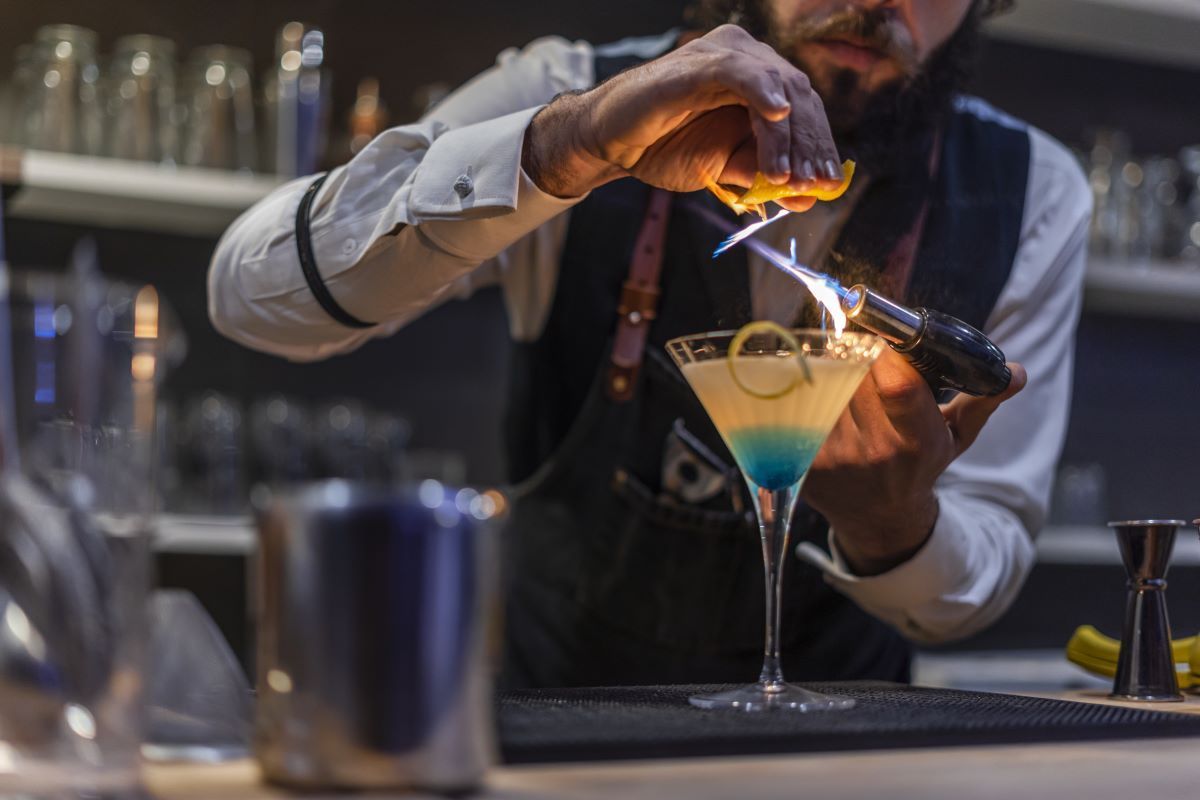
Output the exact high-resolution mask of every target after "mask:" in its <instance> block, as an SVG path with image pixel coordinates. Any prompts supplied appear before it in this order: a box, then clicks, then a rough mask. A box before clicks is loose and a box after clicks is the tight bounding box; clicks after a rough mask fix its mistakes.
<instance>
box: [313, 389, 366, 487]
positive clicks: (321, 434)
mask: <svg viewBox="0 0 1200 800" xmlns="http://www.w3.org/2000/svg"><path fill="white" fill-rule="evenodd" d="M313 427H314V430H315V437H314V439H315V441H314V444H315V452H314V456H315V460H316V462H317V463H316V471H317V474H318V476H320V477H324V478H346V479H349V480H360V481H361V480H368V479H370V478H371V477H372V476H371V474H370V469H369V466H370V452H369V450H368V437H369V433H368V422H367V411H366V409H365V408H364V407H363V405H362V403H360V402H358V401H357V400H351V399H348V398H343V399H338V400H332V401H329V402H328V403H325V404H324V405H322V406H321V407H320V408H319V409H318V410H317V413H316V419H315V420H314V426H313Z"/></svg>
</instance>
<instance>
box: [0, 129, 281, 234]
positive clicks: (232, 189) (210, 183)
mask: <svg viewBox="0 0 1200 800" xmlns="http://www.w3.org/2000/svg"><path fill="white" fill-rule="evenodd" d="M0 182H3V183H4V184H7V185H12V186H16V187H17V191H16V193H15V194H14V195H13V198H12V200H11V201H9V205H8V207H7V209H6V212H7V213H8V214H10V215H11V216H12V217H14V218H20V219H37V220H47V221H52V222H67V223H76V224H83V225H96V226H99V227H105V228H130V229H135V230H145V231H157V232H166V233H177V234H183V235H192V236H217V235H219V234H220V233H221V232H222V231H223V230H225V228H226V227H228V225H229V223H231V222H232V221H233V220H234V219H235V218H236V217H237V215H238V214H240V213H241V212H242V211H244V210H245V209H247V208H249V207H250V206H251V205H253V204H254V203H255V202H257V201H258V200H260V199H261V198H263V197H265V196H266V195H267V194H268V193H269V192H270V191H271V190H272V189H274V188H275V187H277V186H279V184H280V183H281V182H282V181H281V180H280V179H279V178H277V177H275V176H273V175H249V174H241V173H234V172H228V171H225V170H217V169H204V168H199V167H166V166H161V165H158V164H150V163H146V162H140V161H122V160H119V159H112V158H97V157H92V156H79V155H72V154H67V153H47V152H41V151H37V150H23V151H22V150H15V149H11V148H9V149H4V148H0Z"/></svg>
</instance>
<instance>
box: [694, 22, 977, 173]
mask: <svg viewBox="0 0 1200 800" xmlns="http://www.w3.org/2000/svg"><path fill="white" fill-rule="evenodd" d="M707 5H708V7H709V10H710V11H711V12H713V13H711V14H710V16H709V17H708V20H707V21H715V20H714V16H715V14H717V13H720V12H719V11H718V9H719V8H721V7H723V8H724V14H725V17H726V19H725V21H733V22H736V23H737V24H739V25H741V26H742V27H743V28H745V29H746V30H747V31H749V32H750V33H751V34H752V35H754V36H755V37H757V38H760V39H762V40H764V41H766V42H767V43H768V44H770V45H771V46H772V47H774V48H775V50H776V51H777V52H778V53H780V54H781V55H783V56H784V57H785V58H787V59H788V60H790V61H792V62H793V63H795V64H796V66H797V67H799V68H801V69H803V70H805V71H806V72H808V69H807V68H806V65H805V64H803V63H802V61H803V59H800V58H797V57H796V55H795V54H796V52H797V51H798V49H800V48H802V47H803V42H805V41H813V40H815V39H819V38H825V37H828V36H830V35H834V34H848V35H853V36H855V37H857V38H860V39H862V40H864V41H865V42H866V43H867V44H869V45H871V46H873V47H876V48H877V49H879V50H880V51H881V52H883V53H885V54H886V55H888V56H889V57H891V58H892V59H893V60H894V61H896V63H897V64H899V65H900V67H901V70H902V72H904V73H906V77H904V78H901V79H898V80H896V81H894V82H892V83H889V84H888V85H886V86H883V87H881V88H879V89H877V90H875V91H873V92H867V91H866V90H864V88H863V87H862V86H861V84H860V76H859V75H858V73H856V72H855V71H853V70H850V69H841V70H838V71H836V72H835V73H833V75H832V76H831V79H830V80H829V81H828V82H829V84H830V85H828V86H821V85H817V86H816V88H817V90H818V93H819V94H820V95H821V99H822V101H823V102H824V104H825V112H826V114H827V115H828V117H829V124H830V128H831V129H832V131H833V134H834V138H835V140H836V141H837V145H838V149H839V150H840V151H841V154H842V156H843V157H846V158H853V159H854V160H855V161H857V162H858V163H859V164H860V165H862V168H863V169H864V170H865V171H866V172H868V173H870V174H874V175H881V174H888V173H893V172H896V171H906V170H905V167H907V166H909V165H910V164H911V162H912V161H913V160H914V159H915V160H917V161H918V163H919V162H920V161H922V158H921V156H920V155H919V154H922V153H923V154H926V155H927V154H928V152H929V148H930V146H931V145H932V141H933V134H934V131H936V130H937V128H938V127H940V125H941V121H942V119H943V118H944V117H945V115H946V114H947V113H948V112H949V109H950V105H951V101H952V100H953V97H954V95H955V94H956V93H958V92H960V91H962V89H963V88H964V86H965V85H966V84H967V82H968V80H969V79H970V77H971V74H972V73H973V70H974V65H975V55H976V50H977V49H978V42H979V19H980V16H979V6H978V4H973V5H972V7H971V9H970V10H969V11H968V12H967V16H966V18H965V19H964V20H963V22H962V24H960V25H959V27H958V30H957V31H955V33H954V34H953V35H952V36H951V37H950V38H949V39H948V40H947V41H946V42H945V44H943V45H942V46H941V47H940V48H939V49H938V50H937V51H935V52H934V53H933V54H932V55H931V56H930V58H929V60H928V61H927V62H926V63H925V64H924V65H918V64H917V63H916V57H915V54H914V53H913V50H912V42H911V39H910V38H909V36H908V32H907V30H906V29H903V28H901V26H900V25H899V24H898V23H896V22H895V21H894V18H893V17H892V15H891V12H889V11H887V10H886V9H881V8H874V9H865V10H847V11H844V12H838V13H836V14H834V15H831V16H830V17H827V18H822V19H817V20H801V21H799V22H798V23H797V24H796V25H794V26H793V27H791V28H790V29H786V30H784V29H780V28H779V26H777V25H774V24H772V22H771V20H770V19H769V12H768V11H767V9H766V8H765V7H764V6H765V3H764V2H763V0H741V1H740V2H737V1H735V2H733V3H730V2H728V0H726V1H725V2H720V0H717V1H716V2H711V3H709V4H707ZM730 6H732V8H730ZM703 10H704V9H702V11H703ZM926 163H927V162H926Z"/></svg>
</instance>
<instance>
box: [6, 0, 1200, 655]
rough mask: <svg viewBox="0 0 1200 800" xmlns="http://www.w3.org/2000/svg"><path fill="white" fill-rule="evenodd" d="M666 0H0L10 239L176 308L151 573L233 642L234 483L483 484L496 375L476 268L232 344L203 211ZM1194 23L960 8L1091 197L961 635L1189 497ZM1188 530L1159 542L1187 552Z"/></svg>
mask: <svg viewBox="0 0 1200 800" xmlns="http://www.w3.org/2000/svg"><path fill="white" fill-rule="evenodd" d="M686 6H687V3H686V2H685V0H653V1H651V0H638V1H637V2H634V0H606V1H605V2H603V3H600V2H591V1H589V0H576V2H573V3H549V2H524V3H516V4H509V3H491V2H482V1H481V0H463V1H461V2H459V3H456V4H455V5H454V6H453V8H452V13H446V11H447V7H446V6H444V5H440V4H430V3H416V2H411V1H409V2H403V1H402V2H390V3H384V2H378V0H363V1H362V2H357V3H349V2H345V1H344V0H343V2H338V3H335V2H333V0H292V1H291V2H287V3H284V2H278V0H270V1H266V0H260V1H259V2H254V3H234V2H229V1H228V0H210V2H207V3H203V4H191V5H188V4H182V5H180V4H169V3H160V2H149V0H123V1H122V2H114V3H105V4H97V3H87V2H82V0H57V1H56V2H54V3H52V4H36V3H17V2H14V1H13V0H6V2H3V3H0V16H2V18H3V19H4V24H3V26H0V147H3V149H2V150H0V180H2V182H3V186H4V192H5V199H6V204H5V205H6V219H5V220H4V224H5V228H6V235H7V242H8V250H9V253H8V255H9V260H10V262H12V263H13V264H16V265H21V266H35V265H36V266H45V267H51V268H61V267H63V266H64V265H66V263H67V262H68V257H69V253H70V251H71V248H72V247H73V245H74V243H75V242H76V241H77V240H78V239H79V238H81V237H83V236H92V237H94V238H95V241H96V243H97V248H98V257H99V263H100V264H101V266H102V268H103V270H104V271H105V272H106V273H108V274H110V275H113V276H116V277H122V278H129V279H135V280H138V281H150V282H152V283H154V284H155V285H156V286H157V287H158V289H159V291H160V293H161V295H162V296H163V298H164V299H165V300H166V302H167V303H168V304H170V305H171V306H172V307H173V308H174V309H175V310H176V311H177V313H178V314H179V316H180V318H181V320H182V324H183V327H184V329H185V331H186V334H187V337H188V342H189V353H188V357H187V360H186V362H185V364H184V365H183V367H182V368H180V369H179V370H177V371H176V372H175V373H174V374H173V375H172V376H171V378H170V381H169V383H168V385H167V390H166V399H165V401H164V405H163V409H162V410H163V411H164V412H165V413H163V414H162V418H163V420H164V422H163V423H162V431H161V432H162V442H163V448H164V455H165V458H166V464H167V468H166V469H165V470H164V473H163V486H164V490H165V493H166V501H165V509H164V517H163V523H162V525H161V526H160V550H161V551H162V555H161V557H160V564H159V566H160V576H161V580H162V581H163V582H164V583H166V584H171V583H173V582H175V583H179V584H181V585H187V586H190V587H193V588H195V587H201V588H203V587H206V586H207V587H220V591H217V592H214V591H207V592H205V591H201V592H200V593H201V595H202V599H204V600H205V602H206V604H208V605H209V607H210V609H211V610H213V611H214V612H215V614H216V616H217V618H218V621H219V622H220V624H221V625H222V628H223V630H225V632H226V634H227V635H228V636H229V637H230V638H231V639H232V640H233V641H234V642H235V643H238V644H239V647H240V644H241V642H243V641H244V638H245V631H244V628H243V626H242V620H243V609H244V600H245V598H244V596H243V594H242V593H241V591H240V589H239V588H238V587H239V586H240V585H242V584H240V583H239V581H240V576H241V574H242V573H241V570H242V564H243V561H242V559H241V555H242V554H244V553H245V551H246V549H247V548H248V547H249V542H250V534H249V526H248V523H247V522H246V517H245V513H246V509H247V499H248V497H249V488H250V486H251V485H253V483H254V482H255V481H257V480H259V479H262V478H269V479H286V478H289V477H304V476H316V475H347V476H350V477H362V476H385V477H387V476H401V477H403V476H406V475H430V474H433V475H437V476H439V477H442V478H445V479H447V480H449V481H451V482H464V481H465V482H471V483H475V484H493V483H498V482H500V481H501V480H502V472H501V463H502V459H501V451H500V441H501V428H502V424H503V420H502V411H503V409H502V408H501V407H500V405H499V403H500V398H502V397H503V396H504V393H503V392H502V391H499V390H496V391H479V387H484V386H486V387H501V386H503V382H504V380H505V376H506V358H507V349H508V342H507V332H506V326H505V321H504V317H503V309H502V307H501V303H500V298H499V296H498V294H496V293H492V292H484V293H481V294H480V295H478V296H476V297H474V298H472V299H471V300H469V301H466V302H461V303H452V304H450V305H448V306H445V307H443V308H441V309H439V310H438V311H437V312H436V313H435V314H432V315H431V316H429V317H428V318H425V319H422V320H420V321H418V322H417V323H415V324H414V325H412V326H411V327H409V328H408V329H406V330H404V331H402V332H401V333H400V334H398V335H397V336H395V337H393V338H391V339H389V340H386V341H378V342H373V343H371V344H369V345H367V346H365V347H363V348H362V349H361V350H359V351H357V352H355V353H353V354H351V355H349V356H344V357H340V358H335V359H333V360H330V361H327V362H324V363H321V364H317V365H303V366H301V365H293V364H288V363H286V362H284V361H282V360H279V359H275V358H270V357H266V356H262V355H259V354H256V353H253V352H251V351H248V350H246V349H243V348H241V347H239V346H237V345H234V344H232V343H231V342H228V341H226V340H224V339H222V338H221V337H220V336H219V335H217V334H216V333H215V331H213V330H212V328H211V326H210V325H209V323H208V321H207V316H206V310H205V302H206V298H205V271H206V267H207V264H208V259H209V256H210V254H211V252H212V249H213V246H214V244H215V242H216V238H217V237H218V236H219V235H220V232H221V230H223V228H224V226H225V225H227V224H228V222H229V221H231V220H232V219H233V218H234V217H235V216H236V215H237V213H239V212H240V211H241V210H242V209H244V208H245V207H247V206H249V205H250V204H252V203H253V202H254V200H255V199H257V198H258V197H261V196H262V195H263V194H265V193H266V192H268V191H269V190H270V189H271V188H272V187H273V186H275V185H277V184H278V183H279V182H280V181H282V180H284V179H285V178H286V176H289V175H296V174H307V173H309V172H312V171H315V170H316V169H321V168H327V167H329V166H331V165H336V164H338V163H342V162H344V161H345V160H346V159H348V158H349V157H350V156H351V154H352V153H353V152H355V150H356V149H358V148H360V147H361V146H362V144H363V143H365V141H368V140H369V139H370V137H371V136H372V135H373V134H374V133H376V132H378V131H379V130H381V129H383V128H384V127H387V126H391V125H396V124H401V123H404V122H407V121H411V120H413V119H415V118H416V117H418V116H419V115H420V114H421V112H422V111H423V110H424V109H425V108H426V107H428V105H430V104H431V103H433V102H436V100H437V99H438V98H439V97H441V96H443V95H444V94H445V93H446V92H447V91H450V90H452V89H453V88H454V87H455V86H457V85H458V84H460V83H461V82H463V81H464V80H466V79H468V78H469V77H471V76H472V75H474V74H476V73H478V72H479V71H481V70H483V69H485V68H486V67H488V66H489V65H490V64H491V63H493V61H494V59H495V56H496V54H497V53H498V52H500V51H501V50H502V49H504V48H506V47H510V46H521V45H523V44H525V43H527V42H529V41H530V40H532V39H534V38H536V37H538V36H543V35H549V34H558V35H562V36H565V37H568V38H582V39H586V40H589V41H592V42H594V43H603V42H607V41H612V40H615V39H619V38H622V37H625V36H629V35H636V34H652V33H659V32H662V31H664V30H665V29H667V28H669V27H672V26H675V25H678V24H680V22H681V20H682V19H683V18H684V13H685V9H686ZM1197 41H1200V3H1197V2H1195V0H1023V1H1022V2H1019V3H1018V8H1017V11H1016V12H1015V13H1013V14H1011V15H1008V16H1006V17H1003V18H1001V19H998V20H996V21H993V22H990V23H989V24H988V26H987V28H986V43H985V48H984V50H983V55H982V60H981V64H980V68H979V71H978V75H977V78H976V80H975V83H974V86H973V91H974V92H975V93H976V94H979V95H981V96H982V97H984V98H985V99H987V100H989V101H991V102H993V103H994V104H996V105H997V106H999V107H1000V108H1001V109H1003V110H1005V111H1007V112H1009V113H1011V114H1014V115H1015V116H1017V117H1020V118H1022V119H1024V120H1027V121H1029V122H1031V123H1032V124H1034V125H1037V126H1039V127H1041V128H1043V129H1045V130H1046V131H1048V132H1049V133H1051V134H1052V135H1054V136H1056V137H1057V138H1059V139H1060V140H1062V141H1063V142H1065V143H1066V144H1067V145H1069V146H1070V147H1072V148H1073V149H1074V150H1075V151H1076V153H1077V155H1078V157H1079V159H1080V162H1081V164H1082V165H1083V167H1084V169H1085V170H1086V172H1087V173H1088V175H1089V177H1090V179H1091V183H1092V187H1093V190H1094V192H1095V198H1096V216H1095V221H1094V225H1093V232H1092V258H1091V262H1090V264H1089V274H1088V280H1087V286H1086V297H1085V309H1084V317H1083V320H1082V322H1081V326H1080V334H1079V342H1078V356H1077V362H1076V384H1075V396H1074V401H1073V405H1072V419H1071V426H1070V431H1069V434H1068V440H1067V445H1066V449H1065V452H1064V455H1063V463H1062V467H1061V469H1060V473H1059V477H1058V481H1057V485H1056V487H1055V508H1054V510H1053V512H1052V521H1051V526H1050V527H1049V529H1048V530H1047V531H1046V533H1045V534H1044V536H1043V538H1042V541H1041V542H1040V543H1039V547H1040V559H1041V561H1040V563H1039V567H1038V569H1037V571H1035V574H1034V576H1033V578H1032V579H1031V582H1030V588H1029V590H1028V591H1026V593H1025V595H1024V596H1023V597H1022V599H1021V600H1020V601H1018V604H1017V607H1016V608H1015V609H1014V610H1013V612H1012V613H1011V614H1010V615H1009V618H1008V619H1007V620H1006V621H1005V622H1003V623H1001V625H999V626H998V627H997V628H995V629H993V630H992V631H991V632H989V633H985V634H983V635H982V636H980V637H977V638H976V639H975V640H973V641H972V642H968V643H966V644H965V645H962V646H963V647H968V648H1002V647H1033V646H1045V647H1050V646H1061V644H1062V643H1063V642H1065V639H1066V636H1067V635H1069V632H1070V630H1072V629H1073V628H1074V626H1075V625H1076V624H1078V623H1080V622H1084V621H1092V622H1096V623H1098V624H1099V623H1101V622H1104V621H1106V620H1107V621H1111V624H1109V625H1108V628H1109V631H1108V632H1110V633H1116V632H1117V626H1118V624H1119V613H1120V611H1119V609H1120V607H1121V603H1122V602H1123V594H1122V584H1121V581H1122V578H1121V574H1120V568H1119V566H1118V561H1117V556H1116V549H1115V546H1114V545H1113V542H1112V540H1111V538H1110V536H1109V535H1108V534H1107V533H1106V532H1105V531H1104V530H1103V529H1102V527H1101V526H1102V525H1103V523H1104V522H1105V521H1106V520H1108V519H1116V518H1144V517H1149V516H1153V517H1171V516H1178V517H1185V518H1187V519H1191V518H1192V517H1195V516H1197V515H1198V514H1200V511H1198V509H1200V492H1198V491H1197V488H1196V487H1197V477H1198V474H1197V473H1198V467H1197V466H1196V464H1197V463H1200V462H1198V460H1197V458H1196V453H1197V445H1198V441H1197V440H1198V439H1200V435H1198V434H1200V426H1198V425H1197V423H1196V418H1195V412H1194V410H1193V409H1194V406H1195V398H1196V392H1197V389H1198V388H1200V386H1198V384H1197V379H1196V375H1197V367H1200V363H1198V362H1200V355H1198V353H1200V349H1198V348H1197V346H1196V342H1197V341H1198V338H1200V337H1198V334H1200V103H1196V102H1195V98H1196V96H1197V95H1196V91H1197V90H1196V86H1197V81H1198V80H1200V49H1198V48H1196V47H1195V42H1197ZM1188 98H1191V100H1189V99H1188ZM417 342H420V343H421V344H422V346H419V347H418V346H415V344H414V343H417ZM431 343H433V344H432V346H431ZM1189 536H1190V538H1189V539H1188V541H1186V542H1183V543H1181V549H1180V551H1179V553H1178V554H1177V558H1176V562H1175V563H1176V570H1177V571H1183V570H1189V572H1188V573H1185V574H1192V575H1197V576H1200V569H1198V568H1200V542H1195V541H1192V540H1191V539H1194V538H1195V537H1194V534H1189ZM1098 576H1099V577H1098ZM1094 586H1106V587H1109V589H1110V591H1108V592H1106V593H1103V594H1099V593H1097V592H1095V590H1094V589H1089V588H1088V587H1094ZM1081 595H1082V596H1083V597H1084V598H1086V600H1085V606H1086V608H1087V609H1093V608H1094V609H1096V610H1095V611H1094V613H1093V614H1092V616H1090V617H1089V618H1088V619H1082V618H1080V616H1079V615H1080V613H1083V612H1081V611H1080V609H1079V608H1078V606H1069V604H1066V605H1064V604H1063V603H1059V602H1058V600H1060V599H1062V598H1066V597H1080V596H1081ZM1171 602H1172V613H1173V614H1175V615H1176V620H1175V621H1176V625H1177V628H1178V629H1180V630H1182V631H1184V632H1186V633H1191V632H1194V631H1195V630H1196V629H1197V628H1200V582H1196V581H1191V582H1180V583H1174V582H1173V584H1172V591H1171ZM1068 606H1069V607H1068ZM1089 613H1090V612H1089ZM1098 618H1100V619H1098Z"/></svg>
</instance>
